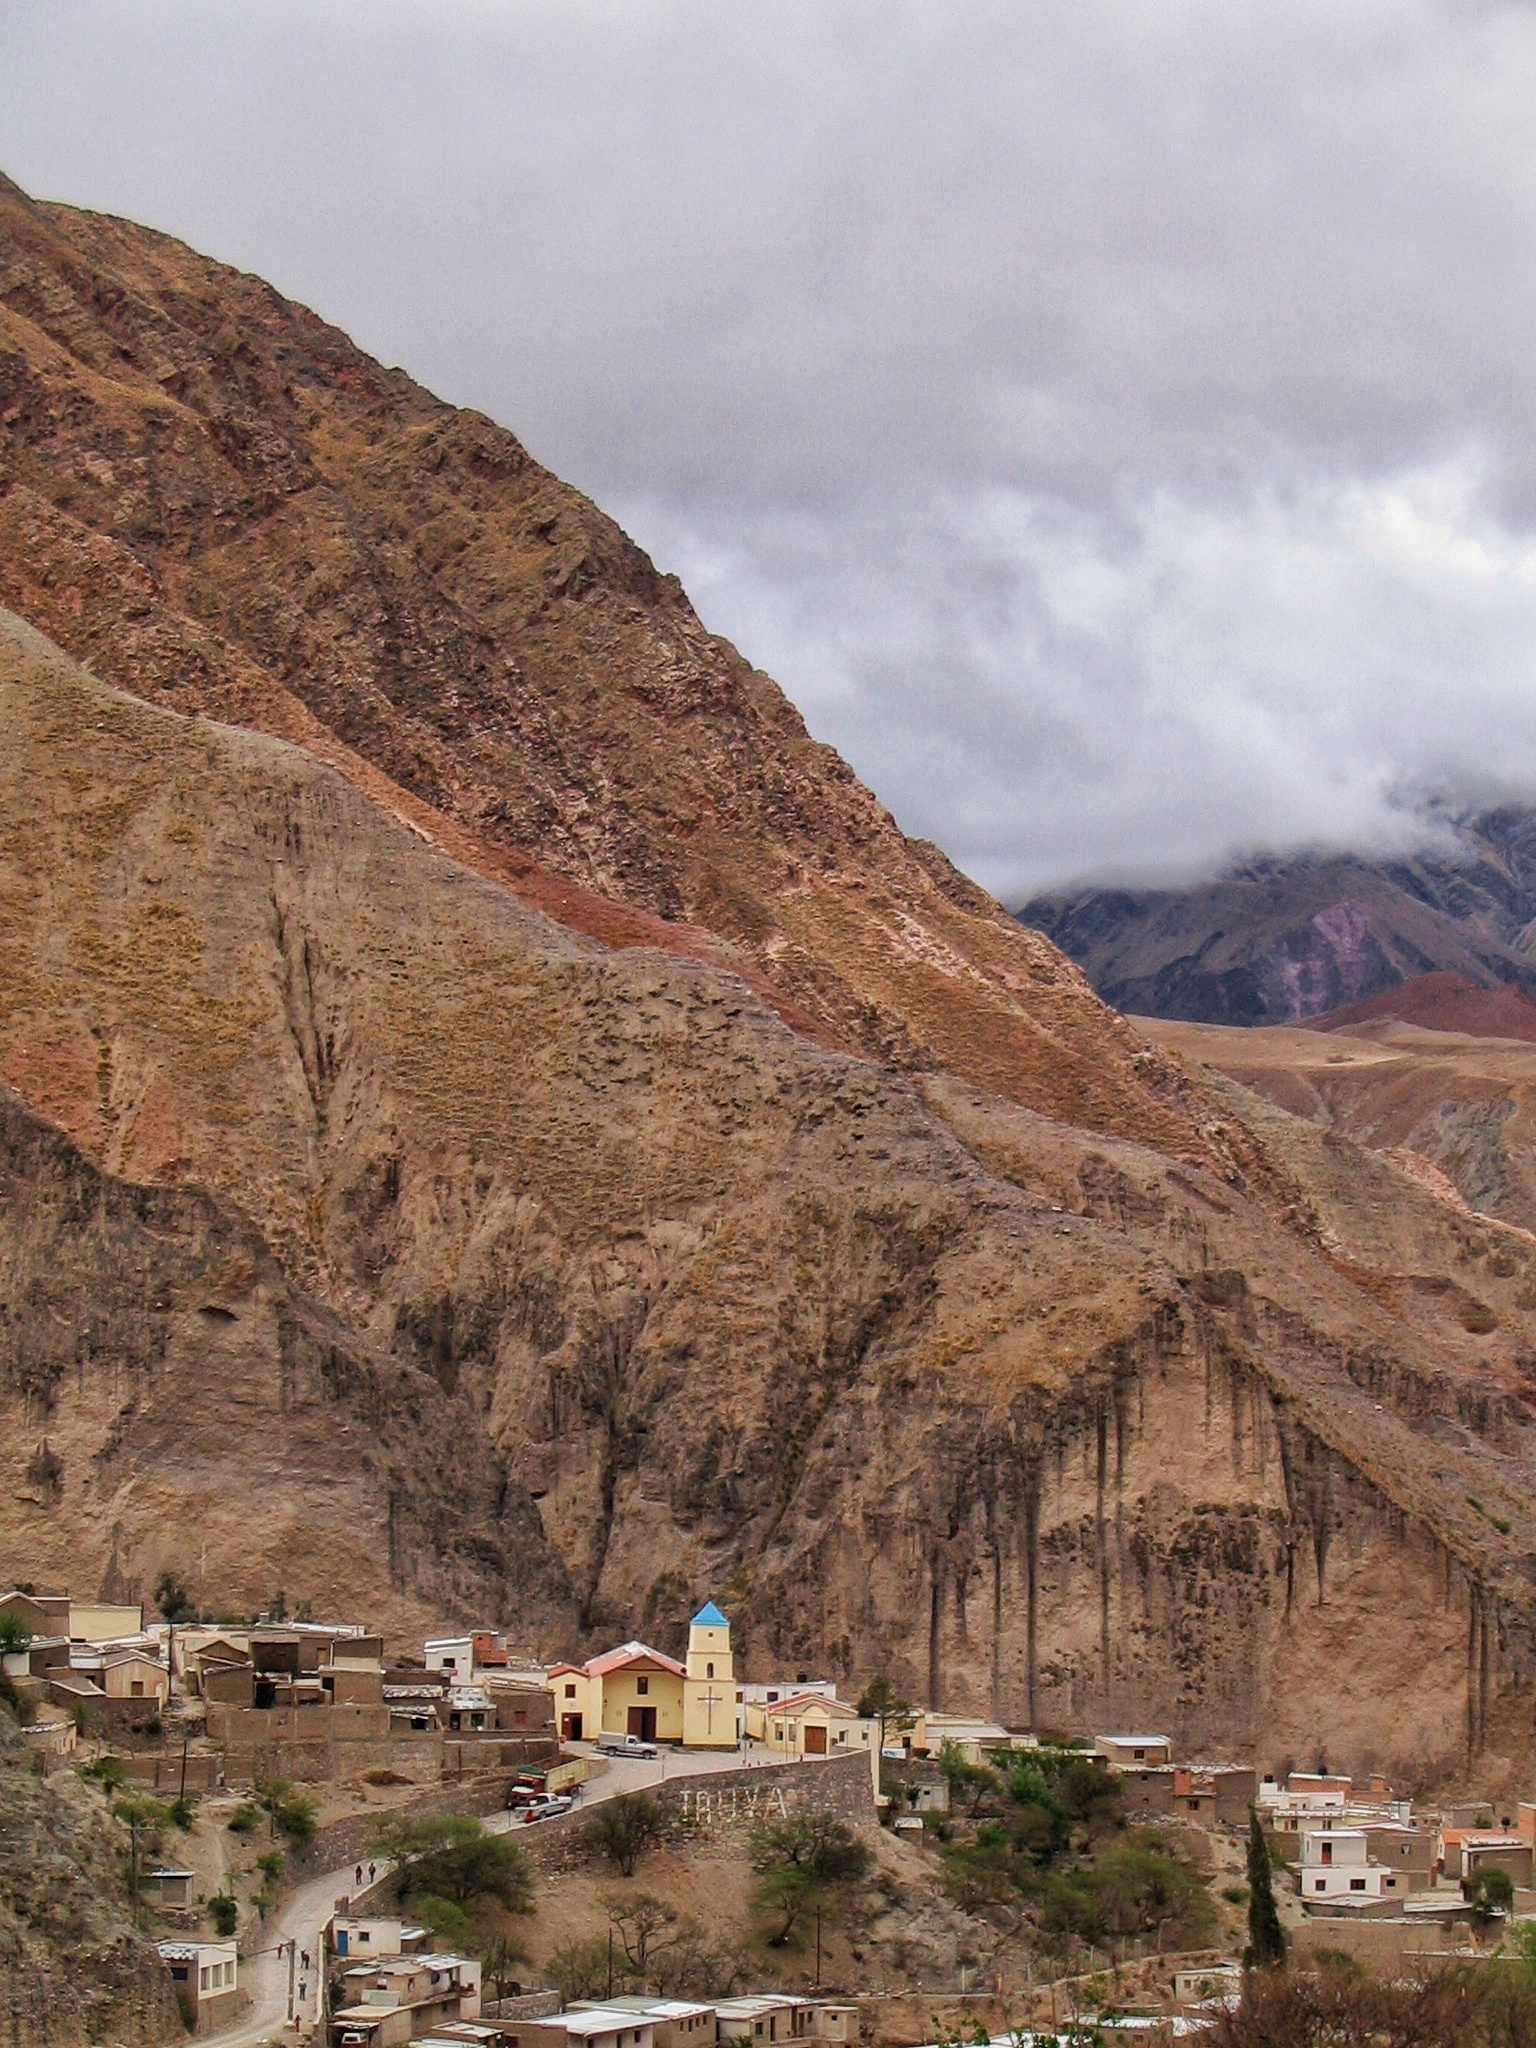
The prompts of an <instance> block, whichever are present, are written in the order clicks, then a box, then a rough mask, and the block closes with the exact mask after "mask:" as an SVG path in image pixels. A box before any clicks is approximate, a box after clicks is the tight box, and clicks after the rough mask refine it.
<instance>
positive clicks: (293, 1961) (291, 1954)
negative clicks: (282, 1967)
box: [288, 1935, 299, 2019]
mask: <svg viewBox="0 0 1536 2048" xmlns="http://www.w3.org/2000/svg"><path fill="white" fill-rule="evenodd" d="M298 1960H299V1943H298V1938H297V1936H295V1935H290V1936H289V1938H288V2017H289V2019H292V2018H293V1977H294V1969H295V1966H296V1965H297V1963H298Z"/></svg>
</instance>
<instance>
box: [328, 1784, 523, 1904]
mask: <svg viewBox="0 0 1536 2048" xmlns="http://www.w3.org/2000/svg"><path fill="white" fill-rule="evenodd" d="M506 1796H507V1781H506V1778H505V1776H504V1775H503V1774H502V1773H501V1772H500V1771H497V1772H496V1773H495V1774H494V1775H492V1776H486V1777H479V1778H464V1779H456V1780H455V1781H454V1783H453V1784H451V1785H438V1786H435V1787H434V1788H433V1789H432V1791H430V1792H424V1793H422V1794H421V1795H420V1796H419V1797H418V1798H415V1799H408V1800H406V1801H405V1802H404V1803H403V1804H401V1805H399V1806H381V1807H379V1808H378V1810H377V1811H376V1812H374V1813H358V1814H349V1815H348V1817H347V1818H346V1819H345V1820H336V1821H332V1822H331V1824H330V1826H329V1827H324V1828H321V1829H319V1830H318V1831H317V1833H316V1834H315V1836H314V1838H313V1840H312V1841H310V1842H307V1843H306V1844H305V1846H304V1847H303V1849H301V1850H300V1851H299V1852H298V1854H297V1855H295V1856H294V1857H293V1858H292V1859H291V1862H290V1868H291V1871H292V1874H293V1875H294V1877H296V1878H307V1877H319V1876H320V1875H321V1873H322V1872H323V1871H327V1870H344V1869H345V1868H346V1866H347V1865H348V1864H349V1863H353V1864H355V1863H366V1862H367V1861H368V1851H369V1845H370V1844H371V1842H372V1840H373V1831H374V1829H375V1828H376V1827H377V1826H378V1824H379V1822H380V1821H383V1820H426V1819H429V1818H433V1817H435V1816H437V1815H438V1814H444V1813H468V1814H477V1815H484V1814H487V1813H499V1812H500V1811H501V1809H502V1803H503V1801H504V1800H505V1798H506ZM545 1825H546V1826H554V1825H557V1823H554V1822H546V1823H545ZM374 1853H375V1854H377V1851H375V1852H374Z"/></svg>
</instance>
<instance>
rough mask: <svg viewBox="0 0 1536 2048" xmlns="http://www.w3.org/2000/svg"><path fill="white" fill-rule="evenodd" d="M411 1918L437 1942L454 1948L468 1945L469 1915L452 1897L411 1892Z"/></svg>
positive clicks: (469, 1933) (470, 1932) (462, 1947)
mask: <svg viewBox="0 0 1536 2048" xmlns="http://www.w3.org/2000/svg"><path fill="white" fill-rule="evenodd" d="M411 1918H412V1919H413V1920H417V1921H419V1922H420V1923H421V1925H422V1926H423V1927H425V1928H426V1929H427V1930H428V1932H429V1933H430V1934H431V1935H432V1936H433V1938H434V1940H436V1941H438V1942H442V1943H447V1944H451V1946H452V1947H454V1948H456V1949H464V1948H467V1947H468V1946H469V1942H470V1937H471V1934H472V1932H473V1930H472V1929H471V1927H470V1924H469V1915H468V1914H467V1913H466V1912H465V1910H464V1908H463V1907H462V1906H460V1905H458V1904H457V1903H456V1902H455V1901H454V1900H452V1899H440V1898H437V1897H436V1896H435V1895H434V1894H433V1893H431V1892H412V1893H411Z"/></svg>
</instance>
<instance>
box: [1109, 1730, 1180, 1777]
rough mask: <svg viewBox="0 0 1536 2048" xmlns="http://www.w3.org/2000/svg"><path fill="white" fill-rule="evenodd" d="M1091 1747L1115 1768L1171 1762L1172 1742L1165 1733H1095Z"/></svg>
mask: <svg viewBox="0 0 1536 2048" xmlns="http://www.w3.org/2000/svg"><path fill="white" fill-rule="evenodd" d="M1093 1747H1094V1752H1095V1754H1096V1755H1098V1756H1101V1757H1103V1759H1104V1761H1105V1763H1107V1764H1109V1765H1110V1766H1112V1768H1113V1769H1115V1770H1119V1769H1120V1768H1121V1767H1122V1766H1125V1767H1127V1768H1129V1767H1131V1766H1132V1765H1135V1764H1144V1765H1149V1764H1171V1763H1172V1762H1173V1744H1172V1743H1171V1742H1170V1741H1169V1739H1168V1737H1167V1736H1166V1735H1095V1737H1094V1738H1093Z"/></svg>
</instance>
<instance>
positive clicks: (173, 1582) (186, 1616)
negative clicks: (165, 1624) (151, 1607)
mask: <svg viewBox="0 0 1536 2048" xmlns="http://www.w3.org/2000/svg"><path fill="white" fill-rule="evenodd" d="M155 1605H156V1606H157V1607H158V1608H159V1610H160V1612H161V1614H162V1615H164V1617H165V1619H166V1620H167V1621H196V1619H197V1602H196V1601H195V1600H194V1599H193V1598H192V1595H191V1594H190V1593H189V1592H188V1591H187V1589H186V1587H185V1586H184V1585H183V1584H182V1583H181V1580H180V1579H178V1578H177V1576H176V1574H175V1573H174V1572H173V1571H163V1572H162V1573H161V1574H160V1576H159V1578H158V1579H156V1581H155Z"/></svg>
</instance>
